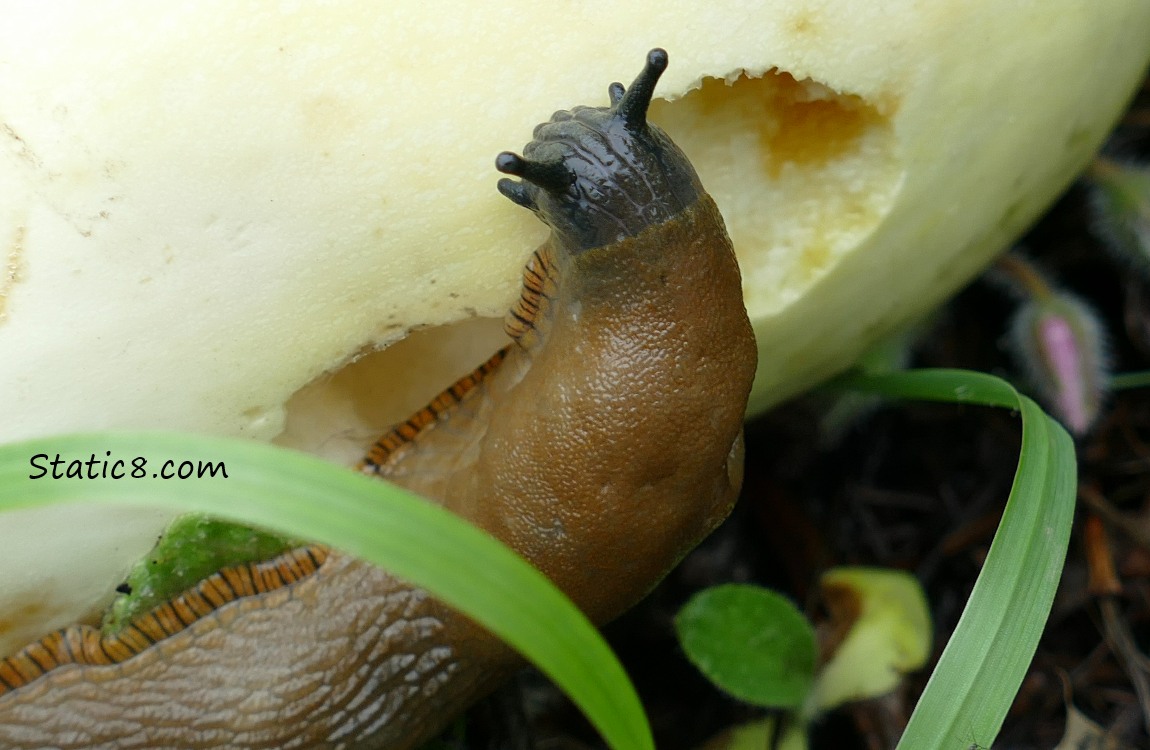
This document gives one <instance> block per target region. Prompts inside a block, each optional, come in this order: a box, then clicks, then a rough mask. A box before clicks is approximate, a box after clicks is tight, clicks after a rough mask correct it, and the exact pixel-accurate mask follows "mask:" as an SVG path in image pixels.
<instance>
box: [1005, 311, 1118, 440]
mask: <svg viewBox="0 0 1150 750" xmlns="http://www.w3.org/2000/svg"><path fill="white" fill-rule="evenodd" d="M1104 339H1105V336H1104V333H1103V329H1102V326H1101V325H1100V324H1099V323H1098V319H1097V316H1096V314H1095V313H1094V311H1093V310H1091V309H1090V308H1089V307H1088V306H1087V305H1086V304H1085V303H1083V302H1082V301H1081V300H1079V299H1077V298H1075V297H1073V296H1071V295H1070V294H1067V293H1066V292H1062V291H1057V292H1052V293H1051V294H1049V295H1043V296H1038V297H1033V298H1031V299H1029V300H1027V301H1026V302H1024V303H1023V304H1022V305H1021V306H1020V307H1019V308H1018V312H1016V313H1015V316H1014V320H1013V322H1012V324H1011V331H1010V343H1011V346H1012V348H1013V349H1014V351H1015V354H1016V356H1018V358H1019V359H1020V360H1021V362H1022V364H1023V365H1024V366H1025V368H1026V370H1027V373H1028V375H1029V377H1030V380H1031V382H1032V383H1033V384H1034V386H1035V387H1036V388H1037V389H1038V395H1039V398H1040V399H1041V400H1042V401H1043V402H1044V403H1045V404H1046V406H1047V408H1048V409H1050V410H1051V411H1052V412H1053V413H1054V415H1055V416H1056V417H1058V419H1059V421H1061V422H1062V423H1063V424H1064V425H1066V427H1067V428H1068V429H1069V430H1070V431H1071V432H1072V433H1074V434H1075V435H1083V434H1085V433H1086V432H1087V430H1089V429H1090V426H1091V425H1092V424H1093V423H1094V420H1095V418H1096V417H1097V416H1098V411H1099V409H1100V407H1101V405H1102V398H1103V393H1104V389H1105V384H1106V382H1107V378H1108V376H1107V374H1106V365H1105V360H1106V356H1105V351H1106V346H1105V341H1104Z"/></svg>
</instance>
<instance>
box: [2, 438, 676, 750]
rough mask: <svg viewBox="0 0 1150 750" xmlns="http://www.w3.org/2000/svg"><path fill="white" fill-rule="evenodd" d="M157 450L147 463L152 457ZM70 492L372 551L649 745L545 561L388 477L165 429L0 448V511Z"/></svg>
mask: <svg viewBox="0 0 1150 750" xmlns="http://www.w3.org/2000/svg"><path fill="white" fill-rule="evenodd" d="M105 451H110V454H111V456H112V457H120V458H122V457H135V456H145V457H147V459H148V462H149V465H152V466H157V467H158V466H160V465H162V464H163V462H164V461H165V460H167V459H173V460H175V461H176V462H177V463H179V462H181V461H191V462H193V463H194V462H201V461H202V462H212V463H215V462H220V461H223V462H224V463H225V464H226V467H227V474H228V478H227V479H224V478H222V477H219V476H218V475H217V477H216V478H214V479H207V478H205V479H198V480H188V481H166V480H164V479H160V478H157V477H154V476H152V475H151V474H148V475H147V476H146V477H145V478H141V479H121V480H114V479H94V480H86V479H55V480H54V479H51V478H42V479H35V480H33V479H30V478H29V476H30V459H31V457H33V456H35V455H37V454H47V455H48V456H55V455H56V454H61V455H64V456H76V457H85V458H86V457H87V456H89V455H90V454H91V455H95V456H101V457H103V456H104V455H105V453H104V452H105ZM153 462H154V463H153ZM66 502H87V503H97V502H98V503H110V504H120V505H140V506H149V507H153V508H154V507H168V508H171V509H172V510H173V511H176V512H182V511H193V510H194V511H201V512H205V513H210V514H212V515H216V516H220V517H223V518H227V519H231V520H235V521H239V522H242V523H247V524H251V525H254V526H260V527H264V528H267V529H271V530H274V531H276V532H279V533H282V534H286V535H289V536H293V537H297V538H306V539H314V540H315V541H317V542H322V543H324V544H329V545H331V546H333V547H337V548H339V549H341V550H344V551H346V552H348V553H350V554H353V555H355V556H357V557H360V558H363V559H365V560H369V561H371V562H373V563H375V564H377V565H380V566H382V567H385V568H387V569H388V570H390V571H391V572H393V573H395V574H396V575H399V576H401V577H403V578H405V579H408V580H410V581H413V582H414V583H416V584H418V585H420V586H422V587H424V588H426V589H427V590H428V591H430V592H432V593H433V594H434V595H435V596H437V597H439V598H440V599H442V600H443V601H445V602H447V603H448V604H450V605H451V606H453V607H456V608H458V609H459V610H461V611H462V612H464V613H466V614H467V615H468V616H469V617H471V618H472V619H474V620H476V621H477V622H479V623H481V624H483V625H484V626H485V627H487V628H488V629H489V630H491V632H493V633H495V634H496V635H497V636H499V637H500V638H502V639H504V640H505V641H507V642H508V643H509V644H511V645H512V646H513V647H515V648H516V649H518V650H519V651H520V652H521V653H522V654H523V655H524V656H526V657H527V658H528V659H530V660H531V661H532V662H534V663H535V664H536V665H537V666H538V667H539V668H540V669H541V670H542V671H543V672H545V673H546V674H547V675H548V676H550V677H551V679H553V680H554V681H555V682H556V684H558V685H559V686H560V687H561V688H562V689H563V690H565V691H566V692H567V693H568V695H570V696H571V698H572V700H574V701H575V703H576V704H577V705H578V706H579V707H580V708H581V709H582V710H583V711H584V713H585V714H586V715H587V717H588V718H589V719H590V720H591V722H592V723H593V724H594V725H595V727H596V728H597V729H598V730H599V731H600V732H601V733H602V735H603V737H604V738H605V739H606V740H607V741H608V743H609V744H610V745H611V747H613V748H616V749H618V750H654V741H653V739H652V738H651V733H650V728H649V726H648V724H647V720H646V716H645V715H644V713H643V710H642V707H641V705H640V703H639V699H638V696H637V695H636V694H635V691H634V688H633V687H632V686H631V683H630V681H629V680H628V679H627V676H626V674H625V673H624V671H623V668H622V667H621V666H620V665H619V663H618V661H617V660H616V659H615V656H614V654H612V652H611V650H610V649H609V647H608V646H607V645H606V643H604V641H603V639H602V638H601V637H600V636H599V633H598V631H597V630H596V629H595V627H594V626H593V625H592V624H591V623H590V621H588V620H587V619H586V618H585V617H584V616H583V614H582V613H581V612H579V610H578V609H577V608H576V607H575V606H574V605H573V604H572V603H571V602H570V601H569V600H568V599H567V598H566V597H565V596H564V595H563V594H562V593H561V592H559V590H558V589H556V588H555V587H554V586H553V585H552V584H551V583H550V581H548V580H547V579H546V578H545V577H544V576H543V575H542V574H541V573H539V572H537V571H536V570H535V569H534V568H532V567H531V566H530V565H529V564H528V563H526V562H525V561H524V560H523V559H522V558H520V557H518V556H517V555H516V554H515V553H513V552H512V551H510V550H509V549H507V548H506V547H504V546H503V545H502V544H500V543H498V542H497V541H495V540H494V539H493V538H491V537H490V536H488V535H487V534H485V533H484V532H482V531H480V530H478V529H476V528H474V527H472V526H471V525H470V524H468V523H466V522H465V521H463V520H461V519H459V518H457V517H456V516H454V515H452V514H451V513H449V512H448V511H446V510H444V509H442V508H440V507H438V506H435V505H432V504H431V503H428V502H426V501H424V500H422V499H421V498H419V497H418V496H416V495H414V494H412V493H410V492H407V491H406V490H403V489H400V488H399V487H396V486H394V485H391V484H388V483H386V482H381V481H379V480H376V479H369V478H367V477H365V476H361V475H359V474H356V473H355V472H352V471H348V470H347V469H345V468H341V467H338V466H335V465H334V464H330V463H327V462H325V461H322V460H320V459H318V458H314V457H312V456H308V455H305V454H302V453H296V452H293V451H288V450H285V449H283V448H277V447H274V446H271V445H267V444H264V443H256V442H251V441H240V440H235V439H228V438H217V437H202V436H196V435H188V434H175V433H160V432H131V433H129V432H106V433H91V434H78V435H66V436H60V437H54V438H48V439H39V440H31V441H27V442H21V443H11V444H8V445H4V446H0V511H3V510H6V509H13V508H27V507H33V506H43V505H51V504H55V503H66Z"/></svg>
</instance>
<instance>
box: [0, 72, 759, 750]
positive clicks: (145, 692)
mask: <svg viewBox="0 0 1150 750" xmlns="http://www.w3.org/2000/svg"><path fill="white" fill-rule="evenodd" d="M666 65H667V56H666V53H664V52H663V51H662V50H653V51H652V52H651V53H650V54H649V55H648V59H647V65H646V67H645V68H644V70H643V72H642V73H641V74H640V75H639V77H638V78H637V79H636V80H635V82H634V84H633V85H632V86H631V87H630V88H629V89H627V90H626V91H624V89H623V87H622V86H620V85H619V84H614V85H612V86H611V88H610V90H609V93H610V98H611V106H610V107H598V108H593V107H576V108H575V109H573V110H571V111H570V112H567V111H561V112H557V113H555V115H554V116H553V117H552V119H551V120H550V121H549V122H548V123H544V124H543V125H540V126H539V127H537V128H536V130H535V134H534V140H532V141H531V143H529V144H528V145H527V146H526V148H525V149H524V154H523V155H522V156H519V155H516V154H511V153H504V154H501V155H500V156H499V158H498V159H497V162H496V165H497V168H498V169H500V171H503V172H504V173H507V174H510V175H513V176H517V177H519V178H521V179H520V180H518V181H516V180H510V179H505V180H503V181H501V182H500V186H499V187H500V190H501V192H503V193H504V195H507V196H508V197H509V198H510V199H511V200H513V201H515V202H516V203H518V204H520V205H522V206H524V207H526V208H529V209H530V210H533V211H535V212H536V214H537V215H538V216H539V218H540V219H541V220H543V221H544V222H545V223H546V224H548V226H550V228H551V236H550V238H549V239H548V240H547V241H546V242H545V243H544V244H543V245H542V246H541V247H540V248H539V249H537V250H536V251H535V252H534V254H533V255H532V257H531V259H530V261H529V262H528V263H527V266H526V268H525V270H524V277H523V281H524V283H523V290H522V294H521V296H520V299H519V301H518V302H517V304H516V305H515V307H514V308H513V309H512V310H511V312H510V313H509V314H508V318H507V325H506V328H507V332H508V334H509V335H510V337H511V343H510V344H509V345H508V346H507V347H506V348H505V349H504V350H502V351H501V352H499V353H497V354H496V355H495V356H493V357H492V358H491V359H490V360H489V361H488V362H486V363H484V364H483V365H481V366H480V367H479V368H477V369H476V370H475V371H474V372H473V373H471V374H470V375H468V376H467V377H465V378H463V379H462V380H460V381H459V382H458V383H456V384H455V385H453V386H452V387H451V388H449V389H447V390H446V391H444V392H443V393H442V394H441V395H440V396H438V397H437V398H436V399H434V400H433V401H432V402H431V404H429V406H428V407H426V408H425V409H423V410H421V411H420V412H418V413H417V414H415V415H413V416H412V418H411V419H409V420H407V421H406V422H405V423H403V424H400V425H398V426H396V427H395V428H394V429H393V430H392V431H391V432H389V433H388V434H387V435H384V436H383V437H382V438H381V439H380V440H379V441H378V442H377V443H376V445H375V446H374V447H373V448H372V449H371V450H370V451H369V452H368V454H367V457H366V458H365V459H364V461H363V463H362V465H361V470H362V471H364V472H367V473H371V474H378V475H379V476H381V477H384V478H386V479H388V480H390V481H393V482H395V483H397V484H400V485H403V486H404V487H407V488H409V489H412V490H414V491H416V492H419V493H421V494H423V495H425V496H426V497H428V498H431V499H433V500H435V501H436V502H440V503H442V504H443V505H444V506H445V507H447V508H449V509H451V510H452V511H454V512H456V513H458V514H459V515H461V516H463V517H464V518H467V519H468V520H470V521H471V522H472V523H474V524H476V525H478V526H480V527H482V528H484V529H486V530H487V531H489V532H490V533H492V534H494V535H495V536H497V537H498V538H499V539H501V540H502V541H503V542H504V543H506V544H508V545H509V546H511V547H512V548H514V549H515V550H517V551H518V552H519V553H521V554H522V555H524V556H525V557H526V558H527V559H528V560H530V561H531V562H532V563H533V564H534V565H535V566H537V567H538V568H539V569H540V570H542V571H543V572H544V573H546V574H547V575H548V576H549V577H550V578H551V579H552V580H553V581H554V582H555V583H556V584H557V585H558V586H559V587H560V588H561V589H562V590H563V591H564V592H566V593H567V595H568V596H570V597H571V599H572V600H573V601H574V602H575V603H576V604H578V605H579V606H580V607H581V608H582V609H583V610H584V611H585V612H586V613H587V614H588V615H589V616H590V617H591V618H592V619H593V620H595V621H596V622H604V621H606V620H609V619H611V618H613V617H615V616H616V615H618V614H619V613H620V612H622V611H623V610H625V609H626V608H627V607H630V606H631V605H633V604H634V603H635V602H636V601H638V600H639V599H640V598H642V597H643V596H644V595H645V594H646V593H647V592H648V591H649V590H650V589H651V588H652V587H653V586H654V585H655V584H656V583H657V582H658V581H659V580H660V579H661V578H662V577H663V576H664V575H665V574H666V573H667V571H668V570H670V569H671V568H672V567H673V566H674V565H675V564H676V563H677V562H678V561H679V560H680V559H681V558H682V557H683V556H684V555H685V554H686V553H687V552H688V551H689V550H690V549H692V548H693V547H694V546H695V545H696V544H697V543H698V542H699V541H700V540H701V539H702V538H703V537H705V536H706V535H707V534H708V533H710V531H711V530H713V529H714V528H715V527H716V526H717V525H718V524H719V523H720V522H721V521H722V520H723V519H724V518H725V517H726V516H727V514H728V512H729V511H730V509H731V506H732V505H733V503H734V502H735V498H736V495H737V494H738V490H739V485H740V483H741V479H742V420H743V413H744V410H745V408H746V403H747V397H748V394H749V392H750V388H751V382H752V380H753V377H754V372H755V363H756V357H757V355H756V349H755V342H754V337H753V335H752V332H751V327H750V323H749V322H748V319H747V314H746V311H745V309H744V307H743V301H742V294H741V284H740V276H739V269H738V266H737V264H736V262H735V256H734V253H733V251H732V248H731V243H730V240H729V239H728V237H727V234H726V231H725V228H724V225H723V220H722V217H721V216H720V215H719V212H718V209H717V208H716V206H715V204H714V202H713V201H712V200H711V198H710V197H709V196H708V195H707V194H706V192H705V191H704V190H703V188H702V185H701V184H700V183H699V179H698V177H697V176H696V175H695V172H694V170H693V168H692V167H691V165H690V163H689V162H688V161H687V159H686V157H685V156H684V155H683V154H682V152H681V151H679V149H678V148H677V147H676V146H675V145H674V144H673V143H672V142H671V141H670V140H669V139H668V138H667V137H666V135H664V134H663V133H662V132H661V131H660V130H658V129H657V128H655V127H654V126H651V125H649V124H648V123H647V122H646V112H647V106H648V104H649V103H650V99H651V94H652V91H653V89H654V87H655V83H656V82H657V80H658V78H659V76H660V74H661V73H662V71H663V70H664V69H665V67H666ZM519 664H520V660H519V658H518V657H517V656H516V655H515V654H514V652H512V651H511V650H510V649H508V648H507V647H506V646H504V645H503V644H502V643H501V642H499V641H498V640H497V639H495V638H494V637H492V636H491V635H489V634H488V633H486V632H485V631H483V630H482V629H481V628H478V627H477V626H474V625H472V624H471V622H470V621H468V620H467V619H466V618H464V617H462V616H460V615H458V614H456V613H454V612H453V611H451V610H450V609H448V608H446V607H445V606H443V605H441V604H440V603H439V602H437V601H436V600H435V599H433V598H431V597H430V596H429V595H427V594H426V593H425V592H423V591H422V590H420V589H418V588H413V587H411V586H409V585H407V584H405V583H403V582H400V581H397V580H395V579H394V578H392V577H391V576H390V575H388V574H387V573H386V572H384V571H382V570H379V569H378V568H375V567H373V566H371V565H368V564H366V563H363V562H361V561H359V560H356V559H354V558H350V557H347V556H346V555H343V554H341V553H339V552H338V551H335V550H328V549H326V548H320V547H312V548H306V549H300V550H293V551H291V552H289V553H287V554H285V555H282V556H280V557H279V558H276V559H275V560H271V561H267V562H264V563H258V564H253V565H244V566H238V567H236V568H231V569H227V570H225V571H221V572H220V573H218V574H216V575H214V576H212V577H210V578H209V579H207V580H205V581H204V582H202V583H201V584H200V585H199V586H197V587H196V588H195V589H192V590H190V591H188V592H185V593H184V594H183V595H181V596H180V597H177V598H176V599H175V600H173V601H172V602H169V603H167V604H165V605H163V606H162V607H160V608H158V609H157V610H155V611H153V612H151V613H149V614H147V615H144V616H142V617H140V618H137V619H136V620H134V621H133V622H132V624H131V625H129V626H128V627H126V628H125V629H124V630H123V631H122V632H120V633H119V634H117V635H116V636H102V635H101V634H100V633H99V632H98V631H95V630H93V629H91V628H87V627H83V626H81V627H73V628H69V629H67V630H64V631H60V632H59V633H56V634H53V635H51V636H48V637H47V638H44V639H42V640H41V641H39V642H37V643H34V644H32V645H30V646H28V647H26V648H25V649H24V650H22V651H21V652H19V653H17V654H16V655H14V656H12V657H10V658H8V659H7V660H4V661H3V662H0V746H2V747H5V748H18V749H21V750H24V749H27V750H33V749H37V750H38V749H40V748H45V747H53V748H68V749H72V748H75V749H76V750H79V749H80V748H186V749H200V748H268V749H269V750H270V749H271V748H411V747H415V746H417V745H418V744H419V743H421V742H423V741H424V740H426V739H428V738H429V737H431V736H433V735H434V734H435V733H437V732H438V731H440V730H441V729H442V728H443V726H444V725H445V724H446V723H447V722H448V721H450V720H451V718H453V717H454V716H455V715H457V714H458V713H459V712H460V711H462V710H463V709H465V708H466V707H467V706H468V705H469V704H470V703H471V702H473V701H474V700H475V699H477V698H479V697H481V696H482V695H483V694H485V693H486V692H488V691H489V690H491V689H492V688H493V687H494V686H495V685H496V684H497V683H498V682H499V681H500V680H501V679H502V678H504V677H505V676H506V675H507V674H508V673H509V672H510V671H512V670H514V669H515V668H517V667H518V666H519Z"/></svg>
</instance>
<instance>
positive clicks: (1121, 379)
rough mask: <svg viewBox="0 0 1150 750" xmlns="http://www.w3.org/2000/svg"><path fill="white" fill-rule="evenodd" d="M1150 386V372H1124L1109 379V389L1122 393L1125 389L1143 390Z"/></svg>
mask: <svg viewBox="0 0 1150 750" xmlns="http://www.w3.org/2000/svg"><path fill="white" fill-rule="evenodd" d="M1148 385H1150V372H1147V371H1144V370H1142V371H1139V372H1124V373H1121V374H1119V375H1112V376H1111V377H1110V389H1111V390H1114V391H1122V390H1126V389H1127V388H1145V387H1146V386H1148Z"/></svg>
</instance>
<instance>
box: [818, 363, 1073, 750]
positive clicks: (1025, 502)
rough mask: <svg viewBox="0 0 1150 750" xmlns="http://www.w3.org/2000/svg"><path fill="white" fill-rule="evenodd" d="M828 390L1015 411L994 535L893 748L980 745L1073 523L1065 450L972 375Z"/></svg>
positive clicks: (1018, 676)
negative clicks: (1010, 459)
mask: <svg viewBox="0 0 1150 750" xmlns="http://www.w3.org/2000/svg"><path fill="white" fill-rule="evenodd" d="M835 387H836V388H851V389H854V388H858V389H861V390H864V391H867V392H871V393H881V394H884V395H888V396H896V397H902V398H917V399H926V400H932V401H950V402H958V403H973V404H984V405H988V406H1000V407H1005V408H1009V409H1015V410H1018V411H1020V412H1021V415H1022V425H1023V426H1022V449H1021V451H1020V455H1019V460H1018V470H1017V472H1016V474H1015V477H1014V485H1013V487H1012V488H1011V492H1010V499H1009V500H1008V501H1007V505H1006V509H1005V510H1004V512H1003V515H1002V521H1001V523H1000V525H999V528H998V532H997V534H996V535H995V537H994V542H993V544H991V547H990V552H989V553H988V554H987V557H986V562H985V563H984V565H983V569H982V573H981V574H980V575H979V577H978V581H977V582H976V583H975V586H974V589H973V591H972V592H971V595H970V599H969V600H968V601H967V604H966V608H965V609H964V610H963V613H962V617H961V618H960V619H959V622H958V626H957V627H956V628H955V631H954V634H953V635H952V636H951V638H950V642H949V643H948V644H947V646H946V649H945V650H944V651H943V653H942V656H941V657H940V659H939V662H938V665H937V666H936V667H935V670H934V673H933V674H932V675H931V678H930V681H929V683H928V684H927V686H926V689H925V690H924V691H923V694H922V697H921V698H920V699H919V702H918V705H917V706H916V708H915V711H914V714H913V715H912V716H911V720H910V723H909V724H908V725H907V728H906V732H905V733H904V734H903V737H902V740H901V741H900V742H899V745H898V747H899V748H900V750H923V749H924V748H954V749H955V750H963V749H964V748H967V747H970V746H971V744H972V743H976V744H978V745H981V746H984V747H989V746H990V745H991V744H992V743H993V742H994V739H995V738H996V737H997V735H998V732H999V730H1000V729H1001V728H1002V722H1003V721H1004V719H1005V718H1006V713H1007V711H1008V710H1009V708H1010V704H1011V702H1012V701H1013V699H1014V696H1015V695H1016V694H1017V692H1018V688H1019V686H1020V685H1021V683H1022V679H1023V678H1024V677H1025V675H1026V670H1027V668H1028V667H1029V665H1030V661H1031V659H1032V658H1033V656H1034V651H1035V649H1036V648H1037V646H1038V641H1039V638H1040V637H1041V636H1042V631H1043V628H1044V627H1045V624H1046V618H1047V617H1048V616H1049V614H1050V607H1051V605H1052V604H1053V602H1054V594H1055V592H1056V590H1057V588H1058V581H1059V578H1060V576H1061V573H1062V565H1063V562H1064V560H1065V557H1066V548H1067V545H1068V543H1069V539H1070V527H1071V523H1072V521H1073V517H1074V501H1075V494H1076V483H1077V478H1076V476H1077V466H1076V463H1075V457H1074V444H1073V442H1072V441H1071V439H1070V436H1069V435H1068V434H1067V433H1066V431H1065V430H1064V429H1062V427H1061V426H1060V425H1059V424H1058V423H1057V422H1055V421H1054V420H1053V419H1051V418H1050V417H1048V416H1047V415H1046V414H1045V413H1043V411H1042V410H1041V409H1040V408H1039V407H1038V406H1037V405H1036V404H1035V403H1034V402H1033V401H1031V400H1030V399H1029V398H1027V397H1025V396H1022V395H1020V394H1018V393H1017V392H1016V391H1015V390H1014V389H1013V388H1012V387H1011V386H1010V385H1009V384H1008V383H1006V382H1005V381H1002V380H999V379H997V378H994V377H992V376H989V375H984V374H982V373H972V372H966V371H957V370H920V371H911V372H904V373H893V374H889V375H859V376H849V377H847V378H844V379H842V380H840V381H837V382H836V383H835Z"/></svg>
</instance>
